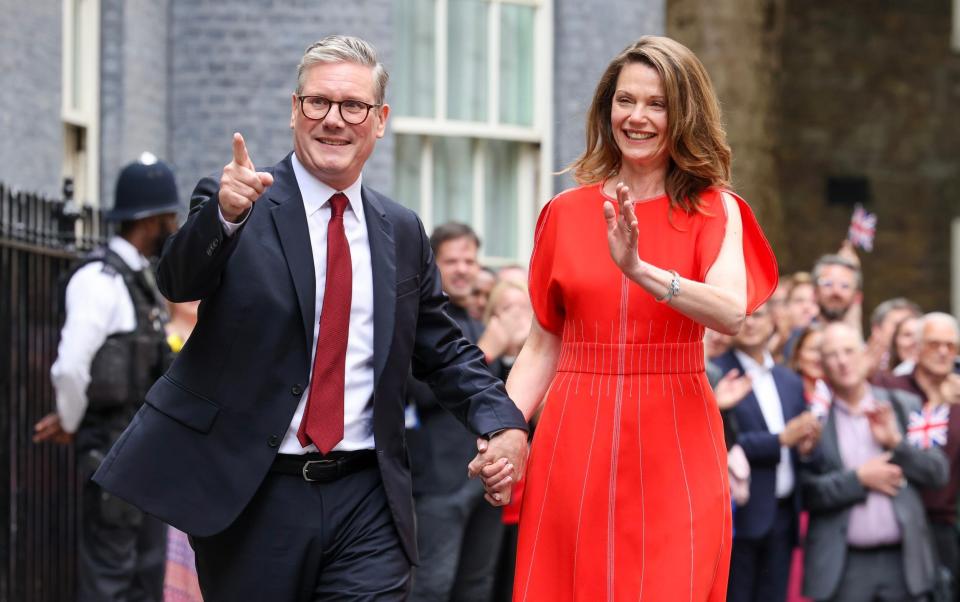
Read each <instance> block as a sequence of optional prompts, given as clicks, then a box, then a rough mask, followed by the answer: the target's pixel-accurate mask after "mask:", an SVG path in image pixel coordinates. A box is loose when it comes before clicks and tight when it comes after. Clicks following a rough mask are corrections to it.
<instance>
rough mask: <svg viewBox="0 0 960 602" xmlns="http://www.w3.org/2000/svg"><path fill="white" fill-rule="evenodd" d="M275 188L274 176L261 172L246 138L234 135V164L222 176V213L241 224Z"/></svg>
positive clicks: (225, 167)
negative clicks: (256, 165) (252, 158)
mask: <svg viewBox="0 0 960 602" xmlns="http://www.w3.org/2000/svg"><path fill="white" fill-rule="evenodd" d="M271 184H273V176H272V175H270V174H268V173H265V172H262V171H257V170H256V168H255V167H254V166H253V161H251V160H250V154H249V153H247V145H246V143H245V142H244V141H243V136H241V135H240V134H239V133H234V134H233V160H232V161H230V162H229V163H227V164H226V165H225V166H224V167H223V174H222V175H221V176H220V194H219V198H220V213H222V214H223V218H224V219H225V220H227V221H228V222H234V223H236V222H239V221H241V220H242V219H243V218H244V216H246V214H247V212H248V211H249V210H250V208H251V207H253V204H254V203H255V202H256V200H257V199H258V198H260V195H261V194H263V191H264V190H265V189H266V188H267V187H268V186H270V185H271Z"/></svg>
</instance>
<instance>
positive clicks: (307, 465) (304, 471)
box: [300, 460, 337, 483]
mask: <svg viewBox="0 0 960 602" xmlns="http://www.w3.org/2000/svg"><path fill="white" fill-rule="evenodd" d="M336 463H337V461H336V460H307V461H306V462H304V463H303V469H302V470H301V471H300V472H301V473H302V474H303V480H304V481H307V482H310V483H315V482H317V481H318V480H319V479H311V478H310V477H308V476H307V469H309V468H310V465H311V464H324V465H327V466H330V465H336Z"/></svg>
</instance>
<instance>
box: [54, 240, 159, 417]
mask: <svg viewBox="0 0 960 602" xmlns="http://www.w3.org/2000/svg"><path fill="white" fill-rule="evenodd" d="M107 246H108V247H109V248H110V250H112V251H113V252H115V253H116V254H117V255H119V256H120V257H121V259H123V261H124V262H125V263H126V264H127V265H128V266H130V267H131V268H132V269H133V270H134V271H140V270H142V269H144V268H146V267H148V266H149V265H150V262H149V261H148V260H147V258H146V257H144V256H143V255H141V254H140V252H139V251H137V249H136V247H134V246H133V245H132V244H130V243H129V242H127V241H126V240H125V239H123V238H121V237H119V236H114V237H112V238H110V240H109V242H108V243H107ZM103 268H104V264H103V262H102V261H94V262H91V263H88V264H87V265H85V266H83V267H82V268H80V269H79V270H77V272H76V273H75V274H74V275H73V277H71V278H70V282H69V283H67V290H66V299H65V310H66V321H65V322H64V324H63V330H62V331H61V333H60V344H59V346H58V347H57V361H56V362H54V364H53V367H51V368H50V378H51V380H52V381H53V388H54V391H55V393H56V400H57V413H58V414H59V415H60V425H61V426H62V428H63V430H65V431H67V432H68V433H73V432H76V430H77V427H78V426H80V421H81V420H83V415H84V414H85V413H86V411H87V403H88V400H87V387H88V386H89V385H90V365H91V364H92V363H93V358H94V356H95V355H96V354H97V351H99V349H100V347H101V346H103V343H104V341H106V340H107V337H109V336H110V335H113V334H117V333H120V332H132V331H133V330H134V329H136V327H137V316H136V313H135V311H134V308H133V299H131V298H130V292H129V291H128V290H127V285H126V284H124V282H123V276H122V275H120V274H119V273H118V272H115V271H112V270H110V271H105V270H104V269H103Z"/></svg>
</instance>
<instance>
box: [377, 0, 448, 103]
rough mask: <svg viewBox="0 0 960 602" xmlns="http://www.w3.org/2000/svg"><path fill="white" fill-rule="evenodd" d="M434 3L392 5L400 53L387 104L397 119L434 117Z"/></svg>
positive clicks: (410, 0)
mask: <svg viewBox="0 0 960 602" xmlns="http://www.w3.org/2000/svg"><path fill="white" fill-rule="evenodd" d="M435 2H436V0H396V1H395V2H394V4H393V6H394V19H393V22H394V28H395V29H394V33H395V35H396V40H397V49H396V58H395V59H394V66H393V73H392V74H391V78H390V79H391V82H390V83H391V87H392V90H390V92H389V94H388V96H389V100H388V102H390V104H391V105H392V107H393V109H394V111H396V114H397V115H409V116H413V117H433V115H434V87H435V80H436V78H435V76H434V71H435V64H434V52H435V51H434V48H435V44H436V31H435V30H436V28H435V24H434V5H435Z"/></svg>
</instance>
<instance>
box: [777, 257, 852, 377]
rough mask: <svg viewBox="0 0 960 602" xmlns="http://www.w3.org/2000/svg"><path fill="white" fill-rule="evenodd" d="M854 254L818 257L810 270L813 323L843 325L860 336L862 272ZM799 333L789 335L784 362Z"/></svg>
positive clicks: (799, 330) (791, 351) (798, 331)
mask: <svg viewBox="0 0 960 602" xmlns="http://www.w3.org/2000/svg"><path fill="white" fill-rule="evenodd" d="M854 257H856V255H855V252H854V251H853V249H852V248H851V247H848V246H846V243H845V246H844V248H843V249H842V250H841V252H840V253H837V254H829V255H824V256H822V257H820V259H818V260H817V263H816V264H814V266H813V284H814V295H815V296H816V300H817V305H818V306H819V307H820V314H819V316H818V317H817V318H815V322H820V323H822V324H829V323H831V322H844V323H846V324H848V325H849V326H851V327H852V328H853V329H854V330H856V331H857V332H858V333H860V335H861V336H863V326H862V325H861V323H860V322H861V320H862V316H863V312H862V309H861V308H862V303H863V272H861V271H860V264H859V263H858V262H857V261H856V260H855V259H854ZM801 331H802V329H797V330H795V331H794V332H793V333H791V335H790V338H789V339H788V340H787V344H786V346H785V348H784V355H785V356H786V357H785V360H789V359H790V356H791V355H792V354H793V348H794V345H796V342H797V337H798V336H799V335H800V332H801Z"/></svg>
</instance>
